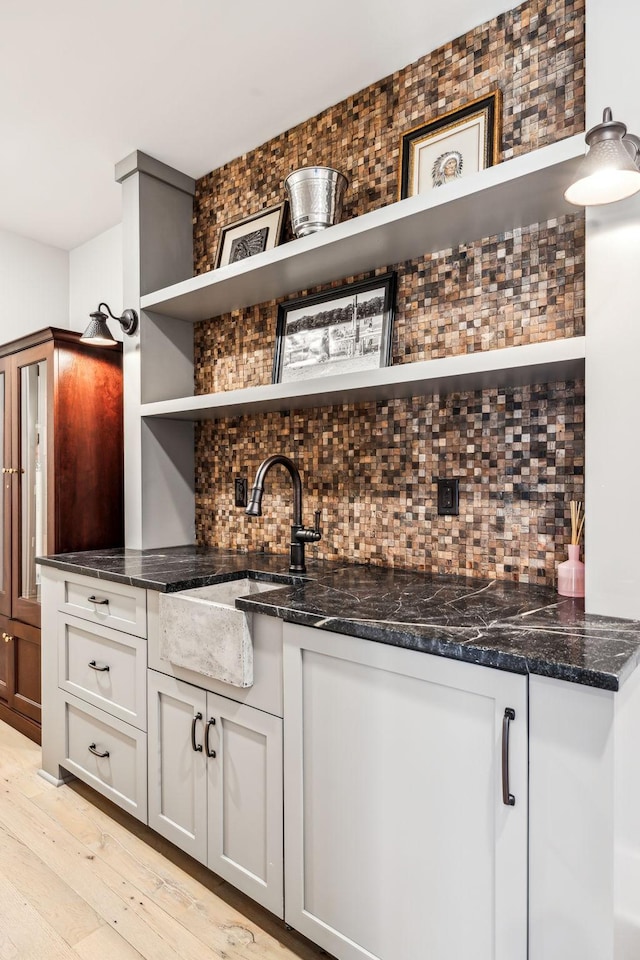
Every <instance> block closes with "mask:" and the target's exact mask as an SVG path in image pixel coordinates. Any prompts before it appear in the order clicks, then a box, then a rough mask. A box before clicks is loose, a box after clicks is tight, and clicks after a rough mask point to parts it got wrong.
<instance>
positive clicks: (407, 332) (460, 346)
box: [194, 0, 584, 584]
mask: <svg viewBox="0 0 640 960" xmlns="http://www.w3.org/2000/svg"><path fill="white" fill-rule="evenodd" d="M583 57H584V8H583V3H582V0H565V2H552V3H550V4H543V3H541V2H537V0H536V2H532V3H528V4H525V5H523V6H521V7H518V8H517V9H516V10H513V11H510V12H508V13H507V14H505V15H503V16H501V17H498V18H497V19H496V20H494V21H492V22H491V23H489V24H484V25H483V26H480V27H478V28H476V29H475V30H473V31H471V32H470V33H469V34H467V35H465V36H464V37H461V38H459V39H458V40H456V41H453V42H452V43H451V44H448V45H446V46H445V47H443V48H441V49H440V50H437V51H435V52H434V53H431V54H428V55H427V56H425V57H423V58H421V59H420V60H419V61H417V62H416V63H414V64H412V65H411V66H409V67H407V68H406V69H404V70H402V71H399V72H398V73H396V74H393V76H391V77H388V78H386V79H385V80H382V81H380V82H379V83H378V84H374V85H373V86H372V87H370V88H368V89H367V90H364V91H361V92H360V93H358V94H356V95H355V96H353V97H350V98H349V99H348V100H346V101H344V102H343V103H341V104H338V105H337V106H336V107H333V108H331V109H330V110H327V111H324V112H323V113H322V114H321V115H319V116H318V117H315V118H313V119H311V120H309V121H307V122H305V123H304V124H301V125H299V126H298V127H296V128H295V129H293V130H290V131H287V132H286V133H284V134H282V135H281V136H280V137H277V138H275V139H274V140H272V141H270V142H269V143H268V144H265V145H264V146H263V147H260V148H259V149H258V150H255V151H252V152H251V153H250V154H247V155H245V156H243V157H240V158H238V159H237V160H234V161H233V162H232V163H230V164H227V165H226V166H225V167H222V168H220V169H219V170H215V171H213V173H211V174H209V175H207V176H206V177H203V178H202V180H200V181H199V182H198V185H197V193H196V200H195V211H194V214H195V215H194V237H195V270H196V272H197V273H201V272H204V271H206V270H208V269H211V268H212V266H213V262H214V260H215V253H216V246H217V241H218V236H219V231H220V227H221V226H222V225H224V224H226V223H229V222H230V221H231V220H234V219H236V218H238V217H241V216H246V215H247V214H250V213H254V212H256V211H258V210H260V209H262V208H263V207H266V206H270V205H271V204H273V203H276V202H279V201H280V200H281V199H282V198H283V196H284V194H283V185H282V184H283V180H284V177H285V176H286V174H287V173H288V172H289V171H290V170H291V169H293V168H295V167H297V166H302V165H304V164H308V163H324V164H329V165H331V166H335V167H337V168H338V169H340V170H343V171H344V172H345V173H347V175H348V176H349V178H350V181H351V186H350V189H349V191H348V193H347V196H346V209H345V214H344V216H345V218H347V217H351V216H357V215H360V214H362V213H365V212H367V211H368V210H371V209H374V208H376V207H379V206H383V205H385V204H387V203H390V202H392V201H394V200H395V199H396V198H397V190H398V166H399V142H400V137H401V135H402V133H403V132H405V131H406V130H407V129H409V128H411V127H413V126H415V125H416V124H419V123H423V122H427V121H428V120H429V119H431V118H432V117H433V116H436V115H438V114H439V113H442V112H445V111H448V110H452V109H456V108H457V107H459V106H461V105H462V104H464V103H465V102H466V101H468V100H470V99H475V98H476V97H479V96H482V95H483V94H486V93H488V92H490V91H491V90H492V89H495V88H496V87H499V88H500V90H501V91H502V96H503V134H502V158H503V159H508V158H509V157H511V156H515V155H517V154H521V153H525V152H528V151H529V150H532V149H536V148H537V147H539V146H542V145H544V144H546V143H550V142H552V141H554V140H558V139H561V138H563V137H565V136H570V135H572V134H574V133H577V132H579V131H580V130H581V129H582V128H583V124H584V69H583ZM387 269H395V270H396V272H397V275H398V295H397V309H396V319H395V324H394V331H393V363H394V364H400V363H407V362H412V361H416V360H427V359H430V358H435V357H443V356H449V355H452V354H464V353H470V352H475V351H479V350H489V349H495V348H498V347H506V346H515V345H519V344H526V343H534V342H539V341H543V340H550V339H554V338H557V337H570V336H577V335H580V334H582V333H583V332H584V218H583V216H582V215H581V214H576V215H575V216H567V217H563V218H560V219H558V220H553V221H549V222H548V223H544V224H537V225H533V226H530V227H527V228H524V229H518V230H516V231H513V232H511V233H507V234H504V235H501V236H499V237H491V238H484V239H483V240H481V241H480V240H479V241H475V242H473V238H470V242H469V243H468V244H465V245H464V246H463V247H459V248H456V249H455V250H447V251H442V252H441V253H439V254H437V255H429V256H425V257H423V258H420V259H418V260H415V261H410V262H407V263H401V264H395V265H392V264H390V265H389V266H388V267H387V268H384V269H381V270H379V271H376V272H378V273H384V272H386V270H387ZM347 279H355V278H340V280H337V281H336V283H335V284H333V285H332V286H339V285H341V284H342V283H343V282H345V280H347ZM304 292H307V291H297V290H296V291H291V295H292V296H299V295H300V294H301V293H304ZM308 292H311V291H308ZM276 318H277V303H276V302H271V303H265V304H260V305H257V306H256V307H253V308H251V309H248V310H243V311H237V312H234V313H231V314H227V315H225V316H223V317H218V318H214V319H212V320H211V321H208V322H206V323H202V324H198V325H197V326H196V330H195V349H196V382H195V389H196V393H209V392H216V391H219V390H229V389H235V388H239V387H248V386H257V385H260V384H265V383H270V382H271V376H272V367H273V356H274V344H275V329H276ZM272 453H284V454H287V455H289V456H291V457H292V458H293V459H294V460H295V461H296V462H297V463H298V465H299V467H300V470H301V472H302V475H303V488H304V496H305V501H304V502H305V517H304V519H305V521H306V522H307V524H311V522H312V520H313V510H314V509H317V508H320V509H322V515H323V527H324V535H323V539H322V540H321V541H320V543H319V544H318V545H317V546H311V547H309V555H310V556H312V555H313V554H314V553H315V554H316V555H318V556H321V557H326V558H330V559H344V558H349V559H352V560H354V561H357V562H371V563H375V564H389V565H398V566H406V567H414V568H418V569H433V570H437V571H438V572H445V573H446V572H449V573H461V574H470V575H476V576H491V577H493V576H497V577H499V578H506V579H514V580H521V581H524V582H531V583H541V584H552V583H554V581H555V565H556V563H557V562H558V561H560V560H562V559H565V556H566V554H565V544H566V542H567V540H568V535H569V519H568V518H569V500H571V499H583V488H584V487H583V478H584V388H583V384H582V383H581V382H575V383H574V382H570V383H554V384H547V385H544V386H534V387H525V388H519V389H511V388H510V389H506V390H505V389H502V390H498V389H495V390H485V391H480V392H470V393H464V394H452V395H448V396H441V397H430V398H423V397H419V398H411V399H408V400H394V401H388V402H384V403H380V402H379V403H363V404H358V405H344V406H339V407H332V408H318V409H311V410H303V411H295V410H292V411H290V412H287V413H271V414H266V415H261V416H247V417H241V418H236V419H232V420H223V421H219V422H216V421H213V422H205V423H202V424H198V425H197V427H196V534H197V540H198V542H199V543H202V544H209V545H218V546H222V547H228V546H231V547H239V548H247V549H260V548H262V547H264V549H265V550H268V551H269V552H274V551H275V552H281V553H283V554H286V553H287V552H288V528H289V524H290V522H291V490H290V482H289V480H288V477H287V475H286V474H285V473H284V471H280V470H275V471H272V472H271V474H270V475H269V477H268V479H267V483H266V487H265V491H266V492H265V497H264V503H263V510H264V516H263V517H261V518H255V519H250V518H248V517H246V516H245V515H244V511H243V510H242V509H238V508H235V507H234V506H233V479H234V477H236V476H246V477H247V479H248V480H249V483H251V482H252V480H253V476H254V474H255V470H256V468H257V467H258V465H259V463H260V462H261V460H262V459H264V457H266V456H268V455H270V454H272ZM438 477H459V478H460V515H459V516H458V517H439V516H437V512H436V486H435V480H436V479H437V478H438Z"/></svg>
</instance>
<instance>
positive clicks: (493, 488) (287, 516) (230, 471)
mask: <svg viewBox="0 0 640 960" xmlns="http://www.w3.org/2000/svg"><path fill="white" fill-rule="evenodd" d="M583 450H584V385H583V383H582V382H575V383H574V382H567V383H557V384H547V385H545V386H539V387H538V386H533V387H525V388H519V389H514V388H509V389H504V390H498V389H496V390H484V391H477V392H469V393H462V394H451V395H448V396H442V397H439V398H438V397H436V398H422V397H420V398H414V399H410V400H392V401H388V402H384V403H380V402H378V403H363V404H358V405H345V406H342V407H331V408H318V409H311V410H300V411H295V412H291V413H270V414H266V415H263V416H259V417H254V416H250V417H241V418H237V419H233V420H224V421H209V422H206V423H201V424H199V425H198V427H197V430H196V454H197V455H196V461H197V464H198V467H197V470H198V473H197V477H196V483H197V487H198V490H199V497H198V510H197V534H198V541H199V542H201V543H207V544H212V545H213V544H215V545H218V546H221V547H237V548H239V549H244V548H246V549H250V550H259V549H261V548H263V547H264V549H265V550H266V551H267V552H270V553H273V552H282V553H283V554H286V553H287V552H288V535H289V525H290V523H291V481H290V479H289V477H288V474H287V473H286V472H285V471H284V469H282V468H277V469H274V470H272V471H271V472H270V473H269V474H268V476H267V480H266V483H265V494H264V499H263V505H262V506H263V516H262V517H257V518H250V517H247V516H245V514H244V511H243V510H242V509H239V508H237V507H234V505H233V478H234V477H236V476H246V477H247V478H248V480H249V485H250V486H251V484H252V483H253V477H254V476H255V471H256V469H257V467H258V466H259V464H260V462H261V460H262V459H263V457H264V456H267V455H269V454H272V453H284V454H286V455H288V456H290V457H292V459H293V460H294V461H295V462H296V463H297V464H298V466H299V468H300V471H301V473H302V478H303V490H304V501H303V506H304V513H305V516H304V518H303V519H304V520H305V522H306V523H307V524H308V525H311V524H312V522H313V511H314V510H316V509H321V510H322V524H323V530H324V532H323V538H322V540H321V541H320V543H319V544H317V545H313V546H310V547H309V550H308V553H309V556H313V555H316V556H320V557H323V558H327V559H345V558H348V559H351V560H354V561H356V562H362V563H364V562H372V563H377V564H387V565H397V566H404V567H413V568H417V569H426V570H430V569H433V570H437V571H438V572H440V573H463V574H469V575H472V576H491V577H493V576H498V577H500V578H508V579H518V580H521V581H523V582H530V583H542V584H550V583H552V582H553V578H554V571H555V563H556V562H557V561H558V560H561V559H565V556H564V548H563V546H562V545H563V544H564V543H566V542H567V539H568V533H569V520H568V514H569V506H568V501H569V500H570V499H582V491H583V476H584V459H583ZM438 477H459V478H460V515H459V516H457V517H443V516H438V515H437V507H436V485H435V481H436V479H437V478H438Z"/></svg>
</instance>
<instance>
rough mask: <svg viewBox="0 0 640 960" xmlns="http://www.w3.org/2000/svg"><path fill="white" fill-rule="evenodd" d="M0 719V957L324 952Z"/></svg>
mask: <svg viewBox="0 0 640 960" xmlns="http://www.w3.org/2000/svg"><path fill="white" fill-rule="evenodd" d="M39 767H40V748H39V747H38V746H37V745H36V744H34V743H32V742H31V741H30V740H28V739H27V738H26V737H23V736H22V734H20V733H18V732H17V731H16V730H13V729H12V728H11V727H9V726H7V725H6V724H4V723H2V722H0V960H78V958H83V960H102V958H109V960H140V958H147V960H176V958H177V957H180V960H221V958H223V960H318V958H319V957H324V958H325V960H326V956H327V955H326V954H324V953H323V951H322V950H320V949H319V948H317V947H315V946H314V945H313V944H310V943H309V942H308V941H307V940H305V939H304V938H303V937H301V936H298V934H296V933H294V932H289V931H288V930H287V929H286V928H285V925H284V924H283V923H282V922H281V921H279V920H277V919H275V918H274V917H272V916H271V914H269V913H267V911H265V910H263V909H262V908H261V907H259V906H257V905H256V904H254V903H253V902H252V901H251V900H249V899H248V898H247V897H244V896H243V895H242V894H241V893H238V892H237V891H236V890H234V889H233V887H231V886H230V885H229V884H227V883H225V882H224V881H223V880H221V879H220V878H219V877H217V876H215V875H214V874H212V873H210V872H209V871H208V870H205V869H204V868H203V867H202V866H201V865H200V864H198V863H196V862H195V861H194V860H191V858H190V857H187V856H186V855H184V854H182V853H181V852H180V851H179V850H176V848H175V847H173V846H172V845H171V844H169V843H167V842H166V841H165V840H163V839H162V838H161V837H158V836H157V835H156V834H155V833H153V832H152V831H151V830H148V829H147V828H146V827H144V826H142V825H141V824H138V822H137V821H136V820H134V819H133V818H131V817H129V816H128V814H126V813H124V812H122V811H120V810H119V809H118V808H117V807H114V806H113V805H112V804H111V803H109V801H108V800H104V799H103V798H102V797H100V796H99V795H98V794H96V793H94V792H93V791H91V790H90V789H89V788H88V787H85V786H84V785H83V784H81V783H80V782H79V781H74V782H73V783H72V784H70V785H68V786H63V787H59V788H56V787H54V786H52V785H51V784H49V783H47V782H46V781H44V780H43V779H42V778H41V777H39V776H38V775H37V771H38V769H39Z"/></svg>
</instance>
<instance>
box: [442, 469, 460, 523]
mask: <svg viewBox="0 0 640 960" xmlns="http://www.w3.org/2000/svg"><path fill="white" fill-rule="evenodd" d="M459 502H460V481H459V480H458V478H457V477H452V478H451V479H446V480H438V514H439V515H440V516H453V517H457V516H458V514H459V513H460V508H459Z"/></svg>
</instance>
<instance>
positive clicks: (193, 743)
mask: <svg viewBox="0 0 640 960" xmlns="http://www.w3.org/2000/svg"><path fill="white" fill-rule="evenodd" d="M198 720H202V714H201V713H196V715H195V717H194V718H193V723H192V724H191V746H192V747H193V749H194V750H195V752H196V753H202V744H201V743H196V723H197V722H198Z"/></svg>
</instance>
